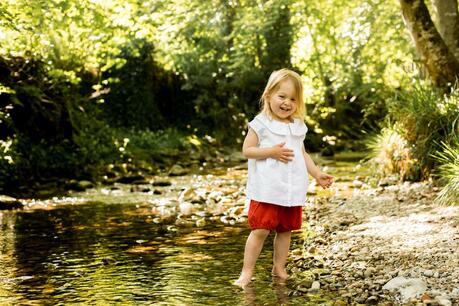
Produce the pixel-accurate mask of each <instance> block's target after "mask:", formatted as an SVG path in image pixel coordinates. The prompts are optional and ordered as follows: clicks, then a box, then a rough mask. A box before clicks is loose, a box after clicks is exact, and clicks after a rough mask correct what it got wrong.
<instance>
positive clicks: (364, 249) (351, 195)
mask: <svg viewBox="0 0 459 306" xmlns="http://www.w3.org/2000/svg"><path fill="white" fill-rule="evenodd" d="M360 155H361V154H360ZM360 157H361V156H360ZM360 157H359V155H355V154H343V155H340V156H335V157H334V158H333V159H326V160H325V159H320V158H319V157H317V156H314V158H315V159H316V160H318V161H319V164H320V165H321V167H323V168H324V169H326V171H327V172H329V173H331V174H333V175H334V176H335V178H336V183H335V184H334V185H333V186H332V188H331V189H330V190H325V191H324V190H321V189H320V188H315V186H314V184H311V186H310V190H309V196H308V205H307V207H306V208H305V209H304V222H303V230H302V231H300V232H296V233H295V235H294V238H293V242H292V252H291V255H290V257H289V263H288V270H289V272H290V274H291V279H290V280H289V282H288V284H287V290H286V294H287V295H289V296H294V298H295V299H296V300H298V299H297V298H298V296H299V295H301V296H302V297H300V298H301V299H304V300H305V301H307V300H309V301H310V300H311V299H314V298H317V299H319V300H320V299H322V300H326V301H331V300H333V302H330V305H356V304H366V305H371V304H375V305H394V304H395V305H401V304H407V305H416V304H420V305H423V304H428V305H457V304H458V299H459V283H458V282H459V255H458V254H457V250H458V248H459V221H458V220H459V218H458V217H459V207H439V206H435V205H433V204H432V202H433V199H434V198H435V196H436V193H437V192H438V190H437V188H436V187H434V186H433V185H432V184H431V183H430V182H424V183H403V184H398V183H397V181H396V180H391V179H390V178H385V181H380V182H378V181H377V180H376V179H374V178H371V176H370V175H369V172H368V169H366V168H365V167H366V166H365V165H362V164H360V163H358V159H359V158H360ZM206 163H207V162H206ZM190 165H191V166H194V168H193V167H191V166H190ZM204 166H205V167H206V168H207V167H209V168H212V171H211V172H209V173H206V171H205V170H206V169H205V168H203V167H204ZM198 167H199V168H198ZM193 169H194V170H193ZM128 170H129V169H128ZM112 171H114V170H112ZM193 171H195V172H193ZM193 173H194V174H193ZM115 174H116V175H115ZM112 176H113V177H112V178H110V177H109V178H108V179H107V181H106V182H104V184H98V185H97V186H95V188H89V189H87V190H86V191H78V192H73V191H72V192H70V194H69V196H68V197H62V198H50V199H47V200H41V201H36V200H34V199H19V200H17V199H12V198H9V199H7V200H9V201H13V200H14V201H16V202H18V203H21V205H23V206H24V209H26V210H43V209H46V210H48V209H57V208H59V207H61V208H64V207H69V206H73V205H75V204H78V205H85V203H100V205H101V207H102V206H110V205H109V204H115V205H119V206H120V208H119V209H120V210H123V209H124V208H121V207H124V206H126V207H127V206H129V205H137V206H139V208H138V209H139V210H141V212H136V213H135V214H136V215H142V216H143V215H145V216H147V217H148V218H147V219H146V221H145V222H147V223H148V224H153V225H155V228H158V229H160V230H161V231H162V232H163V234H165V235H176V233H181V232H187V233H188V232H199V231H202V230H203V229H204V228H207V230H208V231H209V232H210V233H211V232H212V230H211V229H212V228H213V226H214V225H216V224H219V226H221V225H222V224H223V226H241V225H244V226H245V224H246V221H247V219H246V216H245V215H244V202H245V184H246V179H247V167H246V163H245V162H244V159H243V158H242V157H241V156H240V153H239V154H232V155H230V156H227V157H226V159H224V158H222V159H221V160H215V163H210V162H209V165H206V164H204V163H201V162H199V161H198V160H194V159H191V160H190V162H189V164H179V163H178V164H175V165H174V166H172V167H171V168H168V169H165V170H164V171H163V172H161V173H160V174H159V175H151V174H148V173H147V174H143V173H138V171H133V170H129V171H126V172H120V174H118V173H114V175H112ZM378 185H379V186H378ZM371 186H378V187H371ZM87 205H89V206H92V205H95V204H87ZM0 215H1V214H0ZM150 215H151V216H150ZM98 222H99V221H98ZM98 222H96V223H95V225H97V224H98ZM141 224H143V223H141ZM242 239H245V237H243V238H242ZM137 240H138V239H137ZM146 240H147V241H148V239H146ZM149 243H150V242H146V244H149ZM143 244H145V243H142V247H141V248H140V249H138V248H136V249H135V250H136V252H140V251H142V252H143V253H142V254H144V253H145V254H149V252H155V251H154V250H156V248H154V247H152V248H150V246H149V245H148V247H147V248H144V246H143ZM241 249H242V247H241ZM238 255H239V257H238V256H235V258H236V259H237V260H242V254H238ZM264 256H268V257H270V254H267V253H266V250H265V251H264ZM236 266H237V267H238V268H237V269H239V263H237V264H236ZM258 269H262V270H263V267H262V266H261V267H260V266H259V267H258ZM268 269H269V267H268ZM234 273H235V274H234V275H227V276H226V277H234V278H236V277H237V271H236V272H234ZM260 281H261V280H260V279H256V280H255V281H254V283H255V285H257V284H258V285H260ZM225 284H226V283H225ZM385 288H387V290H386V289H385ZM391 288H393V289H391ZM389 289H390V290H389ZM325 297H331V298H325ZM333 297H335V298H333ZM267 298H268V297H267ZM327 303H328V302H327ZM326 305H329V304H326Z"/></svg>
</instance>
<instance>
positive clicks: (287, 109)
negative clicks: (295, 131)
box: [279, 106, 291, 112]
mask: <svg viewBox="0 0 459 306" xmlns="http://www.w3.org/2000/svg"><path fill="white" fill-rule="evenodd" d="M279 108H280V109H281V110H283V111H284V112H288V111H290V110H291V108H290V107H285V106H281V107H279Z"/></svg>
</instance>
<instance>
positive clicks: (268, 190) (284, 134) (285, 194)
mask: <svg viewBox="0 0 459 306" xmlns="http://www.w3.org/2000/svg"><path fill="white" fill-rule="evenodd" d="M249 126H250V127H251V128H252V129H253V130H254V131H255V133H256V134H257V136H258V146H259V147H260V148H268V147H272V146H274V145H276V144H279V143H282V142H285V145H284V147H285V148H289V149H291V150H293V154H294V155H295V156H294V157H293V160H291V161H289V162H288V163H283V162H280V161H277V160H275V159H273V158H266V159H249V162H248V164H249V166H248V167H249V173H248V181H247V191H246V192H247V199H248V200H255V201H259V202H265V203H271V204H277V205H281V206H303V205H304V204H305V202H306V192H307V189H308V184H309V176H308V171H307V169H306V163H305V161H304V156H303V150H302V146H303V140H304V138H305V136H306V132H307V131H308V128H307V127H306V125H305V124H304V122H302V121H301V120H299V119H295V120H294V122H293V123H283V122H280V121H277V120H274V119H271V118H269V117H268V116H267V115H265V114H263V113H261V114H259V115H257V116H256V117H255V118H254V119H253V120H252V121H250V122H249Z"/></svg>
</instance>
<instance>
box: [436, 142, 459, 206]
mask: <svg viewBox="0 0 459 306" xmlns="http://www.w3.org/2000/svg"><path fill="white" fill-rule="evenodd" d="M442 146H443V151H441V152H438V153H436V154H435V155H434V158H436V159H437V160H438V161H439V162H440V163H441V164H440V166H439V167H438V173H437V176H438V177H439V178H440V180H441V181H444V182H445V185H444V187H443V188H442V190H441V191H440V192H439V194H438V196H437V198H436V199H435V201H436V202H437V203H438V204H441V205H459V140H458V139H456V142H455V144H453V145H450V144H447V143H444V142H443V143H442Z"/></svg>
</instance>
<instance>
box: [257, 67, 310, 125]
mask: <svg viewBox="0 0 459 306" xmlns="http://www.w3.org/2000/svg"><path fill="white" fill-rule="evenodd" d="M285 80H290V81H292V83H293V86H294V87H295V91H296V95H297V96H296V100H297V107H296V111H295V113H294V114H293V115H292V117H293V118H298V119H300V120H301V121H304V118H305V116H306V105H305V104H304V99H303V83H302V82H301V77H300V75H299V74H298V73H296V72H295V71H292V70H290V69H286V68H283V69H280V70H275V71H273V72H272V73H271V75H270V76H269V79H268V83H267V84H266V87H265V90H264V91H263V94H262V95H261V98H260V104H261V112H262V113H265V114H266V115H268V116H269V117H271V118H272V117H273V113H272V111H271V107H270V106H269V97H270V96H271V95H272V94H273V92H275V91H276V90H278V89H279V86H280V85H279V84H280V83H281V82H283V81H285Z"/></svg>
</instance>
